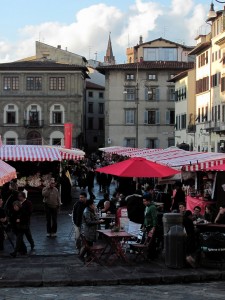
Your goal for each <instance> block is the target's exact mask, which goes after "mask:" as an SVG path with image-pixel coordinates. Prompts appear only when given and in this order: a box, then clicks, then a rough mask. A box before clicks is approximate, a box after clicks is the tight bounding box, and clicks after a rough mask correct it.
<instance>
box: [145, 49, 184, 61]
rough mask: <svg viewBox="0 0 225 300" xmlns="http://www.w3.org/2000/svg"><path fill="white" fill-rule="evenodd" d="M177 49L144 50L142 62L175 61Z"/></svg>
mask: <svg viewBox="0 0 225 300" xmlns="http://www.w3.org/2000/svg"><path fill="white" fill-rule="evenodd" d="M177 55H178V53H177V48H144V61H177Z"/></svg>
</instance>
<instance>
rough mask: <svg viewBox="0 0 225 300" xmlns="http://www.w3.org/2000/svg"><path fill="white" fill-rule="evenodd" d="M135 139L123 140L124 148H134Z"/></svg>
mask: <svg viewBox="0 0 225 300" xmlns="http://www.w3.org/2000/svg"><path fill="white" fill-rule="evenodd" d="M135 144H136V143H135V138H125V139H124V146H125V147H131V148H135Z"/></svg>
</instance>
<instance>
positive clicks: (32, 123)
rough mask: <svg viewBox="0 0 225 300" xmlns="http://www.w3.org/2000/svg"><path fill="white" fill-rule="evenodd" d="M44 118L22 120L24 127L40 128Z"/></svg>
mask: <svg viewBox="0 0 225 300" xmlns="http://www.w3.org/2000/svg"><path fill="white" fill-rule="evenodd" d="M43 126H44V120H32V119H31V120H24V127H26V128H42V127H43Z"/></svg>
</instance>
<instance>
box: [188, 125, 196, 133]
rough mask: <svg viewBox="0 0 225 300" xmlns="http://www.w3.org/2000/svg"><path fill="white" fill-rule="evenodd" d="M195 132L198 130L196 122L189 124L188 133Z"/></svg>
mask: <svg viewBox="0 0 225 300" xmlns="http://www.w3.org/2000/svg"><path fill="white" fill-rule="evenodd" d="M195 132H196V125H195V124H192V125H188V127H187V133H195Z"/></svg>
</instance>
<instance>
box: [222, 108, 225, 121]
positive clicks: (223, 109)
mask: <svg viewBox="0 0 225 300" xmlns="http://www.w3.org/2000/svg"><path fill="white" fill-rule="evenodd" d="M222 122H225V105H223V106H222Z"/></svg>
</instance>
